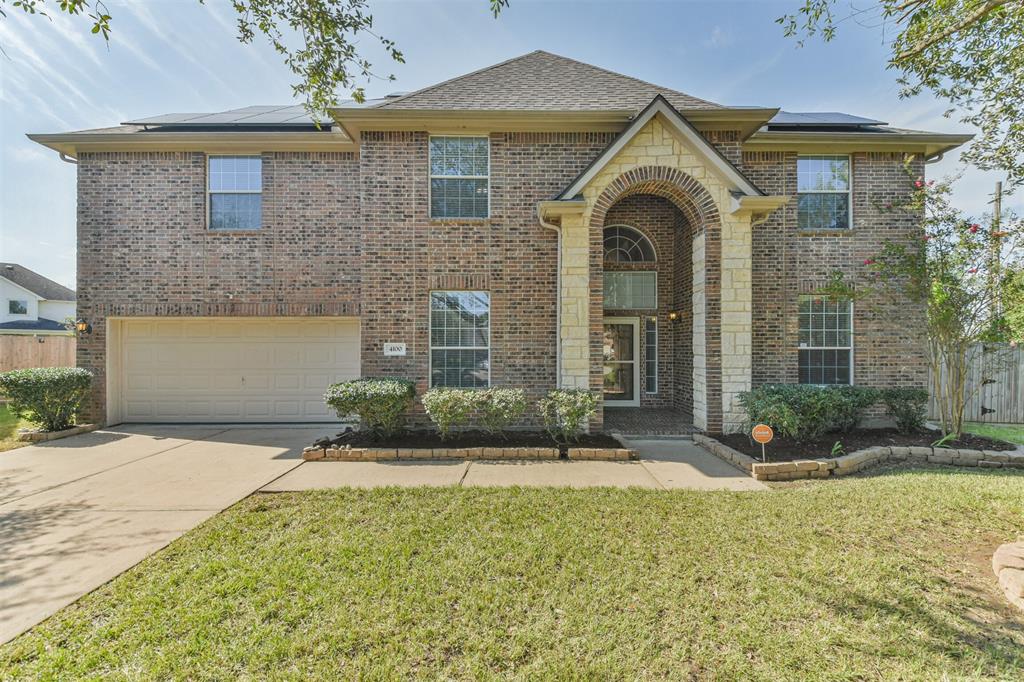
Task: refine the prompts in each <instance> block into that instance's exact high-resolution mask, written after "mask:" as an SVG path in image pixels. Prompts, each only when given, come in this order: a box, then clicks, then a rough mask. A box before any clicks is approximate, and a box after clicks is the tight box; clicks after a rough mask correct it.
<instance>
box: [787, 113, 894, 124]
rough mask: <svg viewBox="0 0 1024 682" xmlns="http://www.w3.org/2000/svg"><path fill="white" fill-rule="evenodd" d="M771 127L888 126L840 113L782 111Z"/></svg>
mask: <svg viewBox="0 0 1024 682" xmlns="http://www.w3.org/2000/svg"><path fill="white" fill-rule="evenodd" d="M768 125H770V126H876V125H886V122H885V121H878V120H875V119H873V118H864V117H863V116H854V115H852V114H844V113H842V112H839V111H780V112H779V113H778V114H776V115H775V116H774V117H773V118H772V119H771V120H770V121H768Z"/></svg>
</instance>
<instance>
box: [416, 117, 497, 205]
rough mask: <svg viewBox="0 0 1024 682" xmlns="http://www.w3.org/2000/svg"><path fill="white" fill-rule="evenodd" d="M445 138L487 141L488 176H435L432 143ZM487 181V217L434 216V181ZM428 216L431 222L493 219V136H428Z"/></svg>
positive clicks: (467, 134)
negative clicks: (431, 152)
mask: <svg viewBox="0 0 1024 682" xmlns="http://www.w3.org/2000/svg"><path fill="white" fill-rule="evenodd" d="M444 137H464V138H467V139H472V140H486V141H487V175H434V173H433V168H432V167H433V164H431V162H430V141H431V140H434V139H437V138H444ZM444 179H449V180H486V181H487V215H485V216H464V215H463V216H436V215H434V187H433V185H434V183H433V181H434V180H444ZM427 214H428V215H429V216H430V219H431V220H489V219H490V217H491V136H490V135H474V134H470V133H463V134H459V133H455V134H452V135H443V134H438V135H428V136H427Z"/></svg>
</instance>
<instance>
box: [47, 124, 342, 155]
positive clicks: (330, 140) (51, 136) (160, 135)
mask: <svg viewBox="0 0 1024 682" xmlns="http://www.w3.org/2000/svg"><path fill="white" fill-rule="evenodd" d="M27 137H28V138H29V139H30V140H32V141H33V142H35V143H37V144H41V145H42V146H44V147H48V148H50V149H53V150H54V151H57V152H61V153H63V154H66V155H68V156H75V155H77V154H78V153H79V152H83V151H132V150H152V151H225V152H231V151H250V152H251V151H314V150H330V151H351V150H354V149H355V145H354V144H353V142H352V139H351V138H349V137H348V136H347V135H344V134H343V133H341V132H294V131H291V132H289V131H281V132H267V131H261V132H246V131H236V130H226V131H205V132H201V133H200V132H159V131H154V130H149V131H145V132H136V133H45V134H36V133H33V134H29V135H28V136H27Z"/></svg>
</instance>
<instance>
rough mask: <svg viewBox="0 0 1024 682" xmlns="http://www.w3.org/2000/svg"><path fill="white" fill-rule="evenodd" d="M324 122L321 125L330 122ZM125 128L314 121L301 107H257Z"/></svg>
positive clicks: (171, 116)
mask: <svg viewBox="0 0 1024 682" xmlns="http://www.w3.org/2000/svg"><path fill="white" fill-rule="evenodd" d="M330 122H331V120H330V119H321V121H320V123H330ZM124 125H150V126H157V125H162V126H176V127H189V126H195V127H202V126H250V125H253V126H254V125H259V126H275V125H281V126H301V125H306V126H311V125H313V119H312V117H310V116H309V114H308V113H307V112H306V110H305V109H304V108H303V107H302V105H282V104H279V105H255V106H249V107H242V108H240V109H229V110H227V111H221V112H207V113H195V114H163V115H162V116H153V117H150V118H140V119H136V120H133V121H126V122H125V123H124Z"/></svg>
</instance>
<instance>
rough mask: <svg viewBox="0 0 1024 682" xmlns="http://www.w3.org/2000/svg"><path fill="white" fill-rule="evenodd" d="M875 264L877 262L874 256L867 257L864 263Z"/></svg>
mask: <svg viewBox="0 0 1024 682" xmlns="http://www.w3.org/2000/svg"><path fill="white" fill-rule="evenodd" d="M874 264H875V259H874V258H867V259H865V260H864V265H874Z"/></svg>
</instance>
